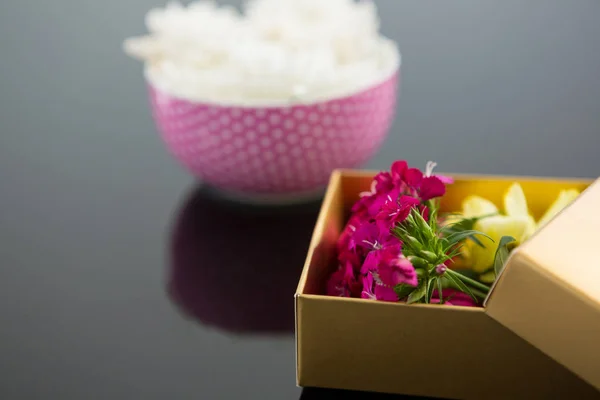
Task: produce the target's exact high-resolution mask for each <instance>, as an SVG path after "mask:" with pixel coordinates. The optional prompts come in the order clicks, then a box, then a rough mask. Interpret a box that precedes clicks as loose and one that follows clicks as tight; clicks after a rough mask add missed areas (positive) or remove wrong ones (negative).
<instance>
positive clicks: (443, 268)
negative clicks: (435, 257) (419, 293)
mask: <svg viewBox="0 0 600 400" xmlns="http://www.w3.org/2000/svg"><path fill="white" fill-rule="evenodd" d="M447 269H448V267H446V266H445V265H444V264H440V265H438V266H436V267H435V273H436V274H438V275H443V274H444V272H446V270H447Z"/></svg>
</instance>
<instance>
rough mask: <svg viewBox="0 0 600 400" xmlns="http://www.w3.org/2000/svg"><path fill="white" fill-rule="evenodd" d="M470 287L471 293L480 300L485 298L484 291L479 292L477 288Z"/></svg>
mask: <svg viewBox="0 0 600 400" xmlns="http://www.w3.org/2000/svg"><path fill="white" fill-rule="evenodd" d="M470 289H471V293H473V294H474V295H475V296H477V297H479V298H480V299H481V300H485V298H486V297H487V294H486V293H483V292H480V291H479V290H477V289H473V288H470Z"/></svg>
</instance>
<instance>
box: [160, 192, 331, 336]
mask: <svg viewBox="0 0 600 400" xmlns="http://www.w3.org/2000/svg"><path fill="white" fill-rule="evenodd" d="M318 210H319V203H318V202H316V203H310V204H302V205H295V206H279V207H266V206H262V207H257V206H247V205H240V204H235V203H230V202H225V201H223V200H221V199H219V198H218V197H216V196H215V195H214V194H213V192H212V191H211V190H210V189H208V188H205V187H200V188H198V189H196V190H195V191H194V192H193V193H192V194H191V196H190V197H189V198H188V199H187V200H186V202H185V203H184V205H183V207H182V209H181V211H180V213H179V215H178V217H177V219H176V222H175V226H174V230H173V233H172V239H171V267H170V271H169V276H168V283H167V290H168V293H169V296H170V298H171V300H172V301H173V302H174V303H175V304H176V305H177V306H178V307H179V308H180V309H181V310H182V311H183V312H184V314H186V315H187V316H189V317H192V318H194V319H197V320H198V321H200V322H202V323H203V324H207V325H211V326H214V327H217V328H219V329H223V330H226V331H229V332H234V333H293V332H294V306H293V293H294V292H295V289H296V285H297V282H298V278H299V276H300V273H301V270H302V265H303V263H304V259H305V256H306V251H307V249H308V245H309V241H310V237H311V234H312V230H313V228H314V224H315V221H316V217H317V214H318Z"/></svg>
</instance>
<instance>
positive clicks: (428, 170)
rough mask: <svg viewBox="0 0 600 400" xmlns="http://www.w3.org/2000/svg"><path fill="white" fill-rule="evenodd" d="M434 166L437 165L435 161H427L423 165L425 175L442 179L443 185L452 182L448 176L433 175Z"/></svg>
mask: <svg viewBox="0 0 600 400" xmlns="http://www.w3.org/2000/svg"><path fill="white" fill-rule="evenodd" d="M435 167H437V163H435V162H433V161H428V162H427V165H426V166H425V176H435V177H437V178H438V179H439V180H440V181H442V183H443V184H445V185H450V184H452V183H454V179H452V178H451V177H449V176H444V175H433V170H434V169H435Z"/></svg>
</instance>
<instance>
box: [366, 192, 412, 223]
mask: <svg viewBox="0 0 600 400" xmlns="http://www.w3.org/2000/svg"><path fill="white" fill-rule="evenodd" d="M419 204H420V202H419V200H418V199H415V198H414V197H411V196H400V198H393V197H392V196H391V195H388V196H387V200H386V202H385V203H384V204H383V205H382V206H381V208H380V211H379V212H378V213H377V215H376V216H375V218H376V219H377V220H379V221H383V222H384V223H385V225H386V226H388V229H391V228H393V227H394V226H395V225H396V224H398V223H401V222H403V221H404V220H405V219H406V217H408V214H410V210H411V208H413V207H415V206H417V205H419Z"/></svg>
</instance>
